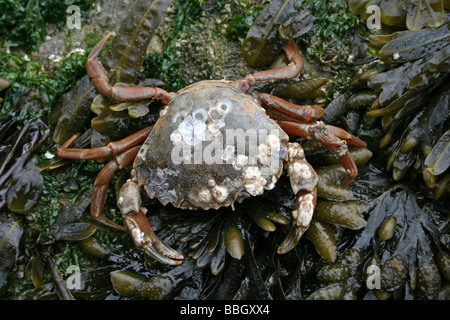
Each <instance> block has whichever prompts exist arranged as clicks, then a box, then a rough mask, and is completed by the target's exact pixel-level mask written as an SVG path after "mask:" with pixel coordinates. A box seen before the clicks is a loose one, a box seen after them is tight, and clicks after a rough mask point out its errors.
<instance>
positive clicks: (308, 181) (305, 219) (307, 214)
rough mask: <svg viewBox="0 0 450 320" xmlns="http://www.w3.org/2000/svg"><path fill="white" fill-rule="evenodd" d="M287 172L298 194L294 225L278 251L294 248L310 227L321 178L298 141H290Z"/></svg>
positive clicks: (283, 251) (284, 251)
mask: <svg viewBox="0 0 450 320" xmlns="http://www.w3.org/2000/svg"><path fill="white" fill-rule="evenodd" d="M287 147H288V160H287V162H286V165H287V173H288V176H289V180H290V182H291V188H292V191H293V192H294V193H295V194H296V199H295V205H294V210H293V211H292V218H293V225H294V228H292V229H291V231H290V232H289V234H288V236H287V237H286V239H285V240H284V241H283V242H282V244H281V245H280V246H279V247H278V253H286V252H288V251H290V250H291V249H293V248H294V247H295V245H296V244H297V241H298V240H299V239H300V238H301V237H302V235H303V234H304V233H305V231H306V230H307V229H308V227H309V224H310V223H311V219H312V216H313V213H314V209H315V207H316V201H317V190H316V184H317V182H318V180H319V178H318V176H317V174H316V172H315V171H314V169H313V167H312V166H311V165H310V164H309V163H308V162H307V161H306V159H305V153H304V151H303V148H302V147H301V146H300V145H299V144H298V143H297V142H294V143H288V145H287Z"/></svg>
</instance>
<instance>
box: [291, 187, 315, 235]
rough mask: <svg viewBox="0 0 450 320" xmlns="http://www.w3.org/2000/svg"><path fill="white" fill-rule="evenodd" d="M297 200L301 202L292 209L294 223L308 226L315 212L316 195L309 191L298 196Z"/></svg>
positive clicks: (304, 226)
mask: <svg viewBox="0 0 450 320" xmlns="http://www.w3.org/2000/svg"><path fill="white" fill-rule="evenodd" d="M297 201H298V203H299V205H298V208H296V209H295V210H294V211H292V217H293V218H294V223H295V224H296V225H297V226H300V227H303V228H307V227H308V226H309V224H310V223H311V219H312V216H313V213H314V196H313V195H312V194H310V193H307V194H304V195H302V196H300V197H298V199H297Z"/></svg>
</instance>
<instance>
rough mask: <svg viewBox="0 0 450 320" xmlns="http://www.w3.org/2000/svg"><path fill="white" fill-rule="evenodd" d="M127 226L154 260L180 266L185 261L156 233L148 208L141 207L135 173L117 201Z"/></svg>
mask: <svg viewBox="0 0 450 320" xmlns="http://www.w3.org/2000/svg"><path fill="white" fill-rule="evenodd" d="M117 204H118V206H119V209H120V211H121V212H122V216H123V218H124V221H125V226H126V228H127V230H128V232H129V233H130V235H131V237H132V239H133V241H134V243H135V244H136V246H137V247H138V248H141V249H144V251H145V252H146V253H147V254H148V255H149V256H151V257H153V258H154V259H156V260H158V261H160V262H162V263H165V264H168V265H179V264H181V263H182V261H181V260H182V259H184V257H183V255H182V254H180V253H178V252H177V251H175V250H174V249H172V248H170V247H169V246H168V245H166V244H165V243H164V242H163V241H161V239H159V237H158V236H157V235H156V234H155V233H154V231H153V229H152V226H151V225H150V222H149V221H148V219H147V217H146V216H145V213H146V211H147V209H146V208H144V207H141V195H140V189H139V185H138V183H137V182H136V181H135V176H134V172H133V171H132V172H131V178H130V179H128V180H127V182H125V184H124V185H123V186H122V188H121V189H120V191H119V199H118V201H117Z"/></svg>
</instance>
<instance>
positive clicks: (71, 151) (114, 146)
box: [57, 126, 153, 160]
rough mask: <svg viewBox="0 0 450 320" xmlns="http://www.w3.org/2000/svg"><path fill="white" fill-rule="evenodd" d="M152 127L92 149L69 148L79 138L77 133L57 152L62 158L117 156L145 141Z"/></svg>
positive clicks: (88, 158)
mask: <svg viewBox="0 0 450 320" xmlns="http://www.w3.org/2000/svg"><path fill="white" fill-rule="evenodd" d="M152 129H153V126H150V127H147V128H144V129H142V130H140V131H138V132H136V133H133V134H132V135H130V136H128V137H126V138H125V139H122V140H120V141H116V142H110V143H109V144H107V145H106V146H103V147H98V148H92V149H76V148H69V147H70V145H71V144H72V143H73V142H74V141H75V140H76V139H77V138H78V136H77V135H74V136H73V137H72V138H70V139H69V140H67V141H66V142H65V143H64V144H63V145H62V146H61V147H60V148H59V149H58V151H57V154H58V157H60V158H66V159H82V160H98V159H103V158H106V157H108V156H116V155H117V154H119V153H120V152H122V151H123V150H126V149H128V148H130V147H132V146H135V145H137V144H140V143H142V142H144V141H145V139H147V137H148V135H149V134H150V132H152Z"/></svg>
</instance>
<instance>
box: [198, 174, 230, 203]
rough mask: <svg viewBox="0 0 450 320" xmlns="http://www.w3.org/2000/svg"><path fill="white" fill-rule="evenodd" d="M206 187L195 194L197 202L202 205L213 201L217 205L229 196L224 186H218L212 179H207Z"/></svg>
mask: <svg viewBox="0 0 450 320" xmlns="http://www.w3.org/2000/svg"><path fill="white" fill-rule="evenodd" d="M207 185H208V186H207V187H206V188H203V189H200V190H199V191H198V194H197V200H198V201H199V202H202V203H211V202H212V200H213V199H214V200H215V201H216V202H217V203H223V202H225V200H226V199H227V198H228V195H229V194H230V191H229V189H228V188H227V186H225V185H218V184H216V181H215V180H214V179H209V180H208V182H207Z"/></svg>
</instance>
